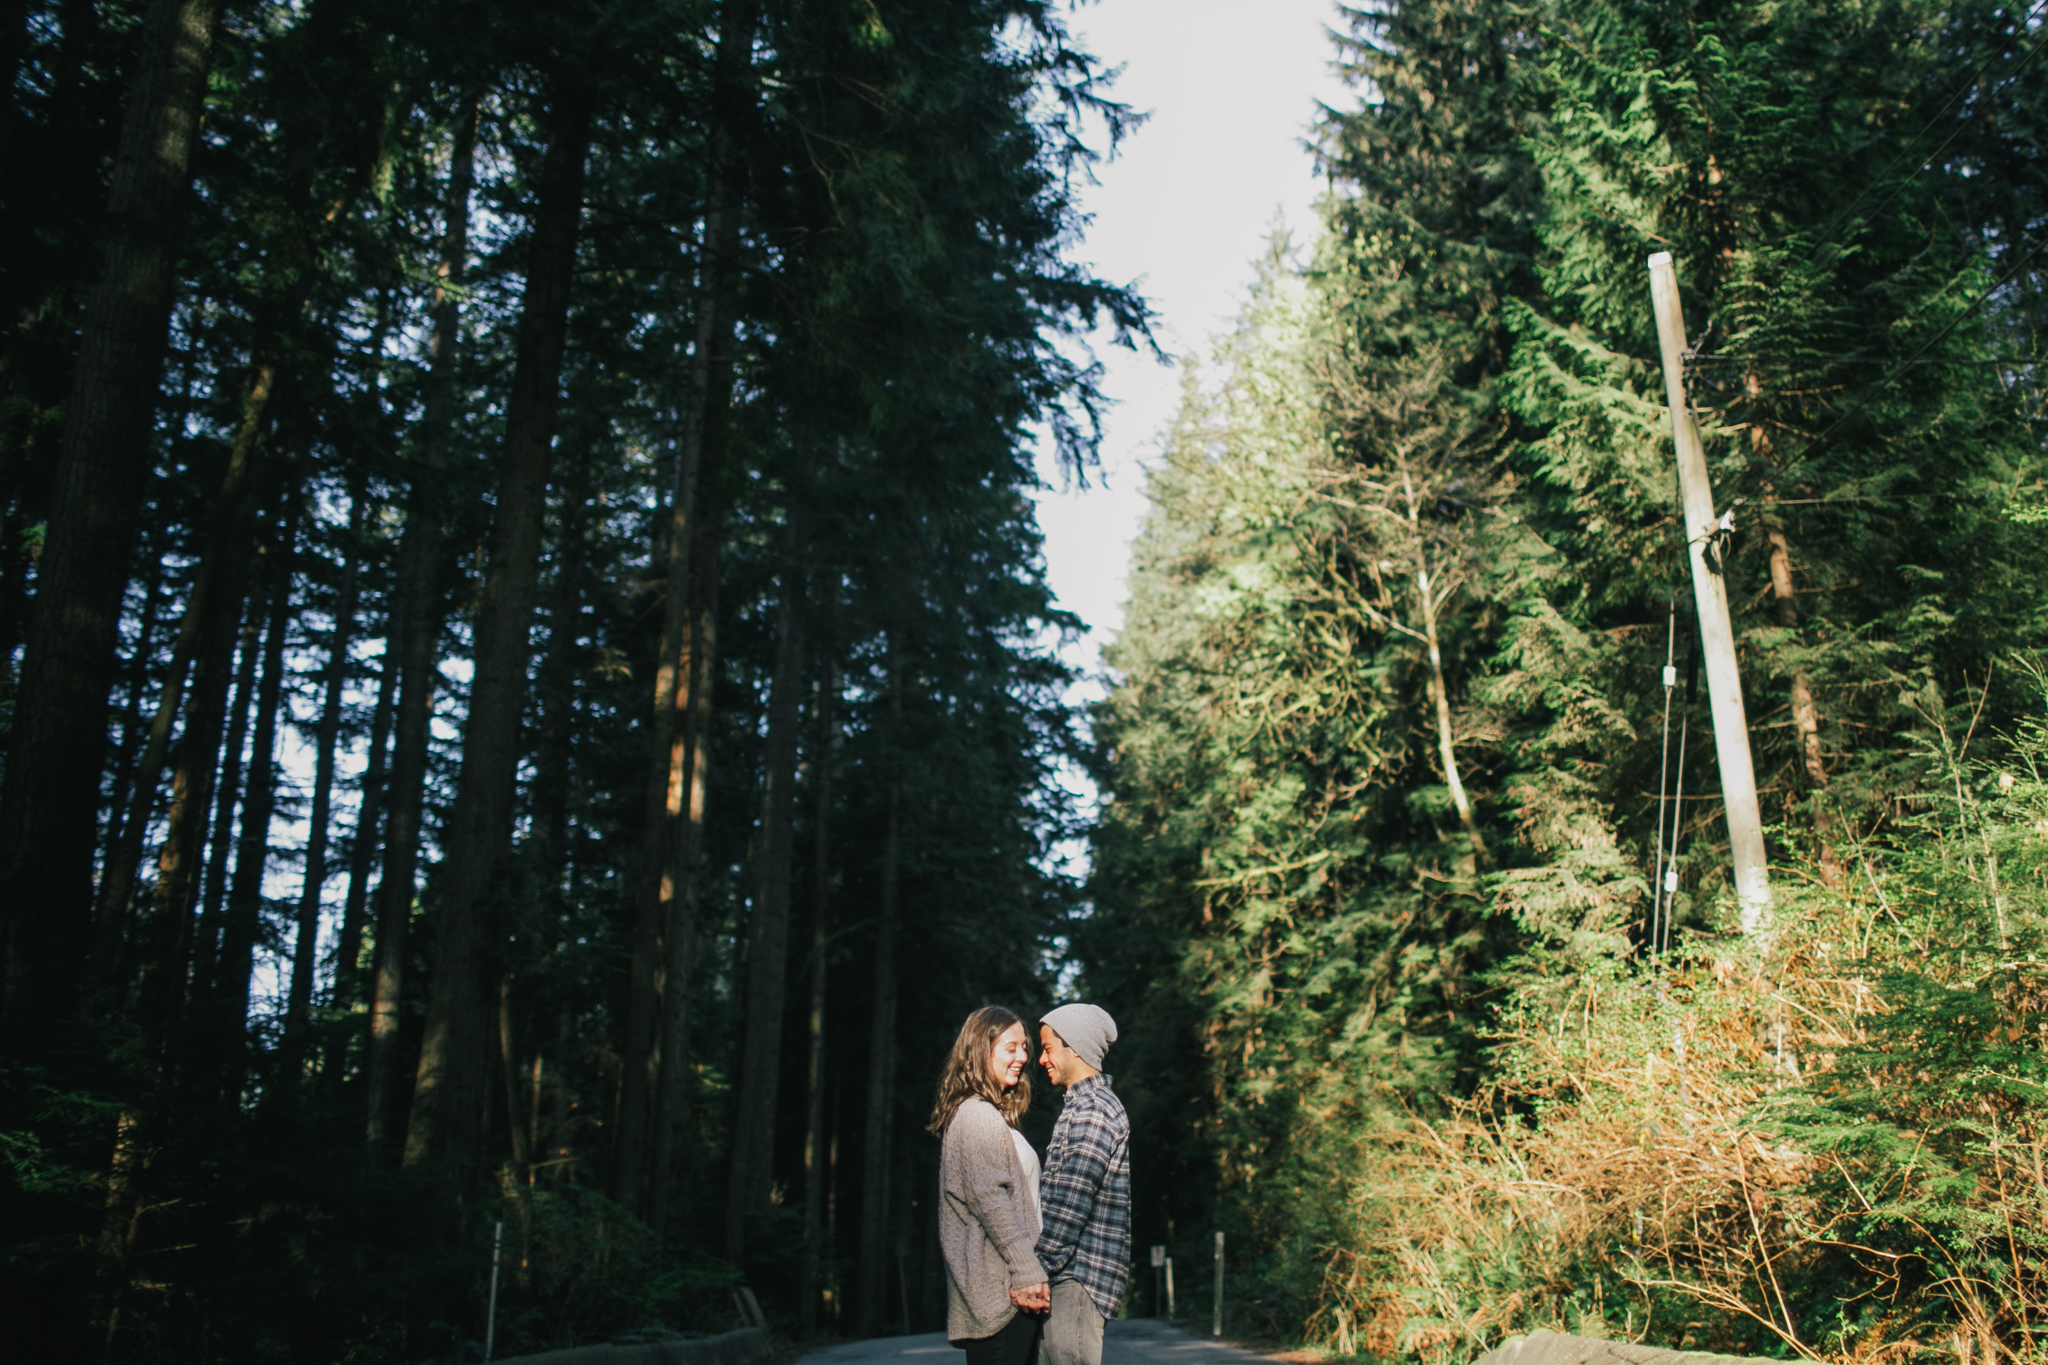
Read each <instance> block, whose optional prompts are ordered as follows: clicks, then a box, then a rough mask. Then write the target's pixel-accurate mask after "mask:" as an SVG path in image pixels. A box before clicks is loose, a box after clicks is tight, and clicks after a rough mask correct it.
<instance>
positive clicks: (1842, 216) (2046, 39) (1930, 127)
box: [1807, 0, 2048, 265]
mask: <svg viewBox="0 0 2048 1365" xmlns="http://www.w3.org/2000/svg"><path fill="white" fill-rule="evenodd" d="M2044 9H2048V0H2043V2H2042V3H2041V4H2037V5H2035V6H2034V8H2033V9H2031V10H2029V11H2027V15H2026V17H2025V18H2024V19H2022V20H2020V24H2019V32H2020V33H2025V32H2026V31H2027V28H2028V26H2029V25H2031V24H2032V23H2033V22H2034V20H2035V19H2037V18H2038V17H2040V15H2041V12H2042V10H2044ZM2044 45H2048V35H2044V36H2043V38H2042V40H2041V41H2040V42H2037V43H2035V44H2034V46H2033V47H2032V48H2031V49H2029V50H2028V52H2027V55H2026V56H2025V57H2023V58H2021V59H2020V64H2019V65H2018V66H2017V67H2015V68H2014V69H2013V73H2012V75H2011V76H2008V77H2006V79H2005V80H2004V81H2003V82H2001V83H2000V85H1999V87H1998V89H1999V90H2003V89H2004V88H2005V87H2006V86H2007V85H2010V84H2011V83H2012V82H2013V81H2014V80H2015V79H2017V78H2018V76H2019V73H2020V72H2021V71H2023V70H2025V69H2026V66H2027V63H2029V62H2031V61H2033V60H2034V58H2035V57H2037V56H2039V55H2040V52H2041V49H2042V47H2043V46H2044ZM2011 50H2012V44H2011V43H2010V42H2007V43H2006V44H2005V45H2004V46H2002V47H2000V48H1999V49H1998V51H1996V52H1994V53H1992V54H1991V55H1990V56H1989V57H1986V58H1985V59H1984V61H1983V63H1982V64H1981V65H1980V66H1978V68H1977V69H1976V70H1975V71H1973V72H1971V73H1970V78H1969V79H1968V80H1966V81H1964V82H1963V83H1962V84H1961V85H1959V86H1957V87H1956V89H1955V92H1954V93H1953V94H1951V95H1950V96H1949V97H1948V98H1947V99H1946V100H1944V101H1943V102H1942V105H1941V108H1939V109H1937V110H1935V111H1934V113H1933V115H1932V116H1931V117H1930V118H1929V119H1928V120H1927V122H1926V124H1925V125H1923V126H1922V127H1921V129H1920V131H1919V132H1917V133H1915V134H1913V136H1912V138H1911V139H1910V140H1908V141H1907V143H1906V145H1905V146H1904V147H1902V148H1900V149H1899V154H1898V155H1897V156H1895V157H1893V158H1892V162H1891V164H1890V165H1889V166H1886V167H1885V168H1884V170H1883V171H1881V172H1879V173H1878V174H1877V175H1876V176H1875V177H1873V178H1872V179H1871V180H1870V181H1869V182H1868V183H1867V184H1866V185H1865V187H1864V188H1863V190H1862V191H1861V192H1859V193H1858V194H1857V196H1856V197H1855V198H1854V199H1852V200H1850V201H1849V207H1848V208H1846V209H1843V210H1842V211H1841V213H1839V214H1837V215H1836V217H1835V221H1834V222H1832V223H1830V224H1828V227H1827V231H1825V232H1823V233H1822V234H1821V239H1820V242H1819V243H1818V244H1817V245H1815V247H1814V249H1813V255H1812V256H1810V257H1808V261H1807V263H1808V264H1809V265H1810V264H1813V263H1814V262H1816V261H1818V260H1819V259H1820V256H1821V253H1822V252H1823V251H1824V250H1826V249H1827V247H1828V246H1829V245H1830V244H1831V243H1832V241H1833V238H1834V236H1835V233H1836V231H1837V230H1838V229H1840V228H1841V227H1843V226H1844V225H1845V224H1846V223H1847V222H1849V220H1850V219H1851V217H1852V216H1853V215H1854V214H1855V212H1856V210H1857V209H1858V208H1859V207H1860V206H1861V205H1862V203H1863V201H1864V199H1865V198H1866V197H1867V196H1868V195H1869V194H1870V193H1871V192H1872V191H1873V190H1875V189H1876V188H1877V187H1878V186H1880V185H1882V184H1883V183H1884V182H1885V180H1886V179H1887V178H1889V177H1890V175H1891V173H1892V172H1893V171H1894V170H1896V169H1898V167H1899V165H1900V163H1902V162H1904V161H1905V160H1906V158H1907V157H1909V156H1910V155H1912V152H1913V149H1914V148H1915V147H1916V146H1918V145H1919V143H1920V139H1922V138H1924V137H1926V136H1927V135H1928V134H1929V133H1930V132H1932V131H1934V126H1935V124H1937V123H1939V122H1940V121H1941V119H1942V116H1943V115H1945V114H1947V113H1948V111H1949V108H1950V106H1952V105H1953V104H1955V102H1956V101H1957V100H1959V99H1961V98H1962V97H1963V96H1964V95H1966V94H1968V93H1969V92H1970V90H1971V89H1972V88H1974V87H1975V86H1976V84H1977V82H1978V80H1979V79H1980V78H1981V77H1982V76H1983V75H1984V73H1985V72H1986V71H1989V70H1990V69H1991V64H1992V63H1993V62H1995V61H1997V60H1998V59H1999V58H2000V57H2003V56H2004V55H2005V54H2006V53H2007V52H2009V51H2011ZM1991 93H1992V94H1994V95H1995V94H1997V93H1998V91H1997V90H1994V91H1992V92H1991ZM1987 98H1988V97H1987ZM1979 107H1981V105H1980V106H1979ZM1976 112H1977V111H1976V109H1974V108H1973V109H1972V110H1971V111H1970V112H1969V113H1968V114H1966V115H1964V116H1963V120H1962V122H1960V123H1958V124H1957V125H1956V127H1955V129H1954V130H1953V131H1952V132H1950V133H1949V135H1948V136H1947V137H1946V138H1944V139H1942V143H1941V146H1939V147H1936V148H1935V149H1934V151H1933V152H1932V153H1931V154H1929V155H1928V157H1927V158H1926V159H1925V160H1924V161H1922V162H1921V163H1920V164H1919V165H1918V166H1916V167H1914V168H1913V170H1912V172H1911V173H1910V174H1908V175H1906V176H1904V177H1902V178H1901V179H1900V180H1899V182H1898V183H1897V184H1896V185H1894V186H1893V187H1892V191H1891V193H1890V194H1887V195H1886V196H1885V197H1884V200H1883V202H1882V203H1880V204H1878V206H1877V208H1875V209H1872V210H1871V216H1872V217H1875V216H1876V215H1877V213H1878V212H1879V211H1881V210H1882V209H1884V208H1885V206H1886V205H1888V204H1890V203H1891V202H1892V200H1894V199H1896V198H1898V196H1899V195H1900V193H1901V192H1903V191H1904V190H1905V188H1906V186H1907V185H1909V184H1911V183H1912V181H1913V179H1914V178H1915V177H1916V176H1918V175H1919V174H1920V172H1922V171H1924V170H1926V169H1927V168H1928V167H1929V166H1930V165H1932V164H1934V159H1935V158H1936V157H1938V156H1940V155H1941V154H1942V152H1944V151H1946V150H1947V149H1948V145H1949V143H1951V142H1953V141H1955V140H1956V138H1957V137H1958V136H1960V135H1961V133H1962V131H1963V127H1964V125H1965V124H1967V123H1968V122H1969V121H1970V119H1972V118H1974V117H1976Z"/></svg>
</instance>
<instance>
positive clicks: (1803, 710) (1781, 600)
mask: <svg viewBox="0 0 2048 1365" xmlns="http://www.w3.org/2000/svg"><path fill="white" fill-rule="evenodd" d="M1770 541H1771V592H1772V595H1773V596H1774V597H1775V598H1776V599H1777V608H1778V624H1779V625H1781V626H1783V627H1784V628H1785V629H1787V630H1797V629H1799V601H1798V598H1797V597H1796V596H1795V595H1794V590H1793V587H1792V546H1791V544H1790V543H1789V542H1788V541H1787V540H1786V539H1785V533H1784V532H1783V531H1781V530H1779V529H1778V528H1777V527H1775V526H1773V527H1771V528H1770ZM1792 724H1793V726H1794V727H1795V728H1796V729H1797V730H1798V732H1799V759H1800V766H1802V767H1803V768H1804V769H1805V770H1806V777H1807V780H1808V781H1810V782H1812V783H1813V785H1814V786H1816V787H1825V786H1827V784H1828V768H1827V762H1826V760H1825V759H1824V758H1823V756H1822V754H1821V751H1820V710H1819V708H1818V707H1816V706H1815V705H1814V704H1813V686H1812V684H1811V683H1809V682H1808V681H1807V680H1806V671H1805V670H1804V669H1794V670H1793V672H1792Z"/></svg>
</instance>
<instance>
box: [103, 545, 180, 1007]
mask: <svg viewBox="0 0 2048 1365" xmlns="http://www.w3.org/2000/svg"><path fill="white" fill-rule="evenodd" d="M163 579H164V568H163V560H162V558H161V557H159V558H158V559H157V560H156V562H155V564H154V565H153V566H152V568H151V571H150V580H149V589H148V591H147V592H146V593H145V594H144V599H143V606H142V625H141V627H140V629H138V630H137V631H136V635H135V653H134V654H133V656H131V658H130V659H129V669H130V672H131V676H130V679H129V683H128V705H127V708H126V714H125V715H123V717H122V729H123V731H124V733H123V735H122V737H121V753H120V757H119V758H118V759H116V760H115V763H114V785H113V792H112V795H110V796H109V797H108V798H107V811H108V820H107V826H108V828H107V837H106V843H105V850H106V851H105V853H104V854H103V855H102V861H105V860H108V859H111V858H112V857H113V856H114V849H115V848H116V847H118V846H119V845H120V842H121V834H122V817H123V815H124V814H125V812H126V811H127V809H128V792H129V789H130V788H131V787H133V786H134V784H135V765H136V763H137V762H138V761H139V760H140V758H141V756H142V746H143V743H144V740H145V736H147V735H148V733H149V724H148V722H147V721H146V720H144V719H143V714H142V706H143V699H144V698H145V697H146V696H148V694H149V665H150V661H151V660H152V659H153V658H154V657H155V654H154V651H155V649H156V628H157V615H158V613H159V612H160V611H161V610H162V609H163V604H164V597H165V593H164V583H163ZM126 910H127V907H126V906H123V907H122V911H123V913H121V914H118V915H109V916H107V917H105V918H104V919H102V920H99V921H98V922H97V923H96V924H95V925H94V937H93V950H92V974H93V977H94V979H96V980H100V981H114V980H116V979H117V974H118V973H119V972H120V959H121V946H122V941H123V940H124V939H125V938H126V936H127V914H126Z"/></svg>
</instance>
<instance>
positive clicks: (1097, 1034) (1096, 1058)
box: [1039, 1005, 1116, 1071]
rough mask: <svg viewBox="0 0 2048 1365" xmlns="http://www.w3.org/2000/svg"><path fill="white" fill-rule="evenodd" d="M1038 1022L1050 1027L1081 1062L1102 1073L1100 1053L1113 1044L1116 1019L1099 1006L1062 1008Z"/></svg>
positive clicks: (1107, 1049) (1063, 1006)
mask: <svg viewBox="0 0 2048 1365" xmlns="http://www.w3.org/2000/svg"><path fill="white" fill-rule="evenodd" d="M1039 1022H1040V1023H1044V1024H1050V1025H1051V1026H1052V1031H1053V1032H1054V1033H1057V1034H1058V1035H1059V1036H1060V1037H1061V1038H1062V1039H1063V1040H1064V1041H1065V1042H1066V1045H1067V1046H1068V1047H1070V1048H1072V1049H1074V1051H1075V1052H1077V1053H1079V1054H1080V1057H1081V1060H1082V1061H1084V1062H1086V1063H1088V1065H1090V1066H1092V1067H1094V1068H1095V1069H1096V1070H1097V1071H1100V1070H1102V1054H1103V1053H1105V1052H1107V1051H1109V1045H1110V1044H1111V1043H1113V1042H1115V1041H1116V1020H1114V1019H1112V1018H1110V1017H1109V1011H1108V1010H1106V1009H1104V1008H1102V1006H1100V1005H1061V1006H1060V1007H1059V1008H1058V1009H1056V1010H1054V1011H1053V1012H1052V1013H1050V1014H1048V1015H1046V1016H1045V1018H1044V1019H1042V1020H1040V1021H1039Z"/></svg>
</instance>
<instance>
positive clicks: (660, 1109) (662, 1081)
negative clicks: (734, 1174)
mask: <svg viewBox="0 0 2048 1365" xmlns="http://www.w3.org/2000/svg"><path fill="white" fill-rule="evenodd" d="M718 576H719V554H718V540H717V537H716V536H714V535H712V534H711V533H710V531H709V530H708V528H704V529H701V530H700V533H699V534H698V535H697V537H696V545H695V547H694V549H693V550H692V551H691V567H690V601H691V608H690V612H691V626H690V634H689V651H690V652H689V660H688V664H687V672H686V674H685V676H686V678H687V680H688V685H689V696H688V707H689V709H688V711H687V713H686V715H685V728H684V746H683V747H684V755H685V759H684V761H685V763H686V764H687V767H686V768H685V769H684V770H683V772H682V773H681V774H680V775H679V777H678V779H677V781H678V783H679V785H680V786H681V788H682V790H683V791H684V792H685V793H686V799H685V802H684V807H683V824H682V830H681V833H680V835H679V837H678V838H677V839H676V841H675V843H674V845H673V846H672V847H671V848H670V850H669V856H670V864H669V866H670V874H669V875H670V881H671V882H672V884H673V885H674V886H675V888H676V891H675V893H674V894H673V895H672V896H671V897H670V911H669V917H668V921H667V926H666V928H665V930H664V941H663V945H662V946H663V951H664V958H663V965H662V976H663V981H664V983H665V989H664V990H663V991H662V993H661V1014H660V1021H659V1027H660V1030H661V1033H660V1039H661V1069H660V1072H659V1074H658V1076H657V1077H656V1082H657V1092H656V1099H655V1108H654V1159H653V1163H652V1164H653V1179H652V1188H651V1190H650V1193H649V1196H648V1221H649V1223H650V1225H651V1226H653V1227H655V1228H659V1229H662V1230H664V1231H665V1230H666V1229H667V1227H668V1210H669V1196H670V1192H671V1190H672V1189H673V1187H674V1184H675V1174H676V1165H677V1163H678V1161H679V1160H680V1154H681V1152H682V1148H683V1134H684V1132H685V1129H686V1126H687V1124H688V1122H689V1113H690V1070H689V1063H690V972H691V970H692V968H693V967H694V966H695V963H696V959H697V909H698V901H699V898H700V897H701V895H702V892H703V880H702V872H703V866H704V818H705V815H706V813H707V811H708V809H709V807H708V804H707V801H708V792H709V783H710V780H711V716H712V706H713V702H714V701H715V699H716V682H717V676H718Z"/></svg>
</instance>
